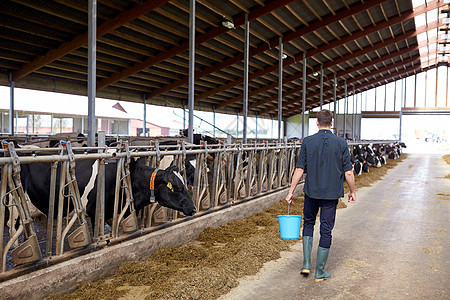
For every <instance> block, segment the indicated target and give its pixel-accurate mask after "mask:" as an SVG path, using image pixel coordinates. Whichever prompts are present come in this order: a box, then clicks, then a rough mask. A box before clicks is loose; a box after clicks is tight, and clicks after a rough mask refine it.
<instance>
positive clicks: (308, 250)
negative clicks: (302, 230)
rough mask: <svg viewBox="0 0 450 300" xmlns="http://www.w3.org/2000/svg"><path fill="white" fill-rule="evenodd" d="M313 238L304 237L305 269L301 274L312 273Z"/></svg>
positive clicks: (303, 268)
mask: <svg viewBox="0 0 450 300" xmlns="http://www.w3.org/2000/svg"><path fill="white" fill-rule="evenodd" d="M312 243H313V237H312V236H307V235H306V236H303V267H302V269H301V270H300V274H303V275H308V274H309V273H310V272H311V249H312Z"/></svg>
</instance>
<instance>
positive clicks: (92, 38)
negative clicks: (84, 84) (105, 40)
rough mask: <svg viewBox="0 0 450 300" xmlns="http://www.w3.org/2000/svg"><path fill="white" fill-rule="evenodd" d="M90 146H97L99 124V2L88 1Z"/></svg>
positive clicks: (88, 132)
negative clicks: (97, 117)
mask: <svg viewBox="0 0 450 300" xmlns="http://www.w3.org/2000/svg"><path fill="white" fill-rule="evenodd" d="M88 5H89V8H88V130H87V136H88V140H87V142H88V146H89V147H93V146H95V134H96V133H97V126H96V125H97V122H96V120H95V97H96V89H97V86H96V84H97V82H96V80H97V56H96V55H97V0H89V1H88Z"/></svg>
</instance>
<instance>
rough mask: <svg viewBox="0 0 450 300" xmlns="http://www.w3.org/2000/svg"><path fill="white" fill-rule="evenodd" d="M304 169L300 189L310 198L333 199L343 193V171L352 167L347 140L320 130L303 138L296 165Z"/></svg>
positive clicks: (325, 130) (341, 195)
mask: <svg viewBox="0 0 450 300" xmlns="http://www.w3.org/2000/svg"><path fill="white" fill-rule="evenodd" d="M296 167H297V168H301V169H303V170H305V172H306V179H305V185H304V187H303V191H304V192H305V194H307V195H308V196H309V197H310V198H315V199H327V200H336V199H339V198H341V197H343V196H344V186H343V182H344V181H345V175H344V173H345V172H346V171H349V170H351V169H352V164H351V162H350V152H349V150H348V145H347V142H346V141H345V140H344V139H342V138H340V137H337V136H335V135H334V134H333V133H332V132H331V131H330V130H327V129H322V130H319V132H317V133H316V134H313V135H311V136H307V137H305V138H304V139H303V142H302V147H301V149H300V154H299V157H298V160H297V164H296Z"/></svg>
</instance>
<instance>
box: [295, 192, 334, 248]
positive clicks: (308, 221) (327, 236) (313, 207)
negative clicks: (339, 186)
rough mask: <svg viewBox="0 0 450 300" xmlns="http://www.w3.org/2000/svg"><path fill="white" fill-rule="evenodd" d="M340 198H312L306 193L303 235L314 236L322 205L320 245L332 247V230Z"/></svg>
mask: <svg viewBox="0 0 450 300" xmlns="http://www.w3.org/2000/svg"><path fill="white" fill-rule="evenodd" d="M338 200H339V199H337V200H321V199H314V198H310V197H309V196H308V195H306V194H305V205H304V207H303V236H313V233H314V224H315V223H316V216H317V212H318V211H319V207H320V240H319V246H320V247H322V248H330V246H331V231H332V230H333V228H334V221H335V218H336V207H337V204H338Z"/></svg>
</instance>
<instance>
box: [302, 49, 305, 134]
mask: <svg viewBox="0 0 450 300" xmlns="http://www.w3.org/2000/svg"><path fill="white" fill-rule="evenodd" d="M302 75H303V85H302V140H303V139H304V138H305V106H306V53H303V74H302Z"/></svg>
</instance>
